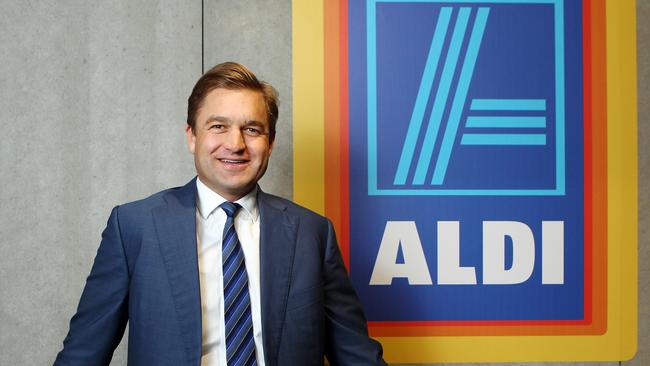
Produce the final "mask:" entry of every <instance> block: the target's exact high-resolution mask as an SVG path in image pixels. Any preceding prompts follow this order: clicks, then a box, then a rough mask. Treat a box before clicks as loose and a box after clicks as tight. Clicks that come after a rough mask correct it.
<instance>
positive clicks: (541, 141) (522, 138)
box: [460, 133, 546, 145]
mask: <svg viewBox="0 0 650 366" xmlns="http://www.w3.org/2000/svg"><path fill="white" fill-rule="evenodd" d="M460 144H461V145H546V135H544V134H524V133H521V134H514V133H509V134H497V133H495V134H488V133H485V134H483V133H466V134H464V135H463V138H462V139H461V141H460Z"/></svg>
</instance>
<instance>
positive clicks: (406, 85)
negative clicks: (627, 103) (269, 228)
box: [294, 0, 636, 362]
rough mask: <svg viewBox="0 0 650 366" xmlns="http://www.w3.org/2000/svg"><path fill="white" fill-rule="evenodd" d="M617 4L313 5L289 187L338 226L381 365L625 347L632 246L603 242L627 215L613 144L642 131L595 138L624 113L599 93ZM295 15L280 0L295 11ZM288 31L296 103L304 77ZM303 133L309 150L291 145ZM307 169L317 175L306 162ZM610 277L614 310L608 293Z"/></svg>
mask: <svg viewBox="0 0 650 366" xmlns="http://www.w3.org/2000/svg"><path fill="white" fill-rule="evenodd" d="M618 4H619V6H620V7H619V8H617V7H614V6H612V7H611V8H612V9H613V10H611V12H610V13H607V12H606V9H609V8H606V6H605V3H604V1H585V2H584V3H583V2H580V1H566V0H521V1H516V0H496V1H486V0H463V1H455V0H447V1H441V0H410V1H402V0H368V1H343V0H341V1H333V2H328V1H324V2H323V4H321V5H322V9H323V10H322V12H323V13H322V23H320V24H323V29H324V32H323V34H322V37H323V44H321V47H323V49H324V53H323V57H324V69H323V73H322V75H323V79H322V80H323V84H322V88H323V90H324V93H323V94H322V99H321V101H320V102H319V103H322V104H315V105H312V106H311V108H310V111H311V112H312V113H313V111H318V110H322V111H323V112H322V113H323V117H322V120H321V121H322V122H321V123H322V126H321V127H318V128H316V127H314V125H311V127H308V125H307V124H305V125H301V122H300V121H301V116H302V115H301V109H300V108H302V107H299V104H300V105H303V104H309V103H310V102H309V100H308V99H306V98H305V100H302V99H301V98H302V97H303V96H305V95H307V94H302V93H300V96H296V97H294V131H295V135H294V151H295V153H296V163H295V169H296V173H295V175H296V180H295V185H296V192H297V193H296V197H295V198H296V199H297V200H299V201H301V202H303V203H305V204H308V205H310V202H311V203H312V204H311V205H312V208H314V209H316V210H318V211H321V212H323V213H325V214H326V215H327V216H328V217H330V218H331V219H332V220H333V222H334V224H335V226H336V229H337V233H338V234H339V241H340V246H341V249H342V253H343V255H344V257H345V260H346V264H348V268H349V270H350V276H351V279H352V282H353V285H354V286H355V288H356V289H357V291H358V293H359V296H360V298H361V301H362V303H363V306H364V309H365V312H366V316H367V318H368V322H369V327H370V332H371V335H373V336H375V337H379V338H380V339H381V340H382V343H384V345H385V347H386V352H387V357H388V359H389V360H390V361H393V362H487V361H557V360H585V361H602V360H622V359H624V358H626V357H631V355H632V354H633V351H634V349H635V348H636V342H635V341H632V339H635V338H634V337H635V334H636V333H635V332H636V329H635V328H634V329H631V328H630V324H633V322H629V323H628V322H622V321H620V319H621V318H619V317H617V316H612V314H615V313H616V312H629V311H632V312H634V314H635V312H636V303H635V302H634V301H635V300H633V299H635V296H636V292H635V288H636V283H631V282H634V281H635V279H636V277H635V276H636V274H635V273H634V276H631V275H630V274H629V273H628V274H627V275H625V274H623V272H621V270H622V267H617V264H616V263H618V259H619V258H623V257H626V258H628V259H629V258H636V257H635V255H636V254H635V252H634V251H633V248H631V247H627V246H626V245H627V244H629V243H630V241H629V240H628V241H625V242H621V241H620V238H613V237H612V236H611V235H612V233H613V232H617V230H620V232H625V233H626V235H628V236H629V235H635V234H636V232H635V231H634V233H633V234H631V231H632V229H631V227H630V226H629V225H630V224H631V223H630V221H628V222H627V223H624V221H621V225H628V226H617V224H616V222H617V221H616V220H617V219H616V218H613V217H612V215H611V212H612V210H613V209H614V207H617V205H618V207H620V210H621V211H618V212H628V210H631V207H630V206H623V205H622V204H621V202H622V201H621V202H618V203H613V202H612V201H608V197H609V195H610V194H611V193H610V190H609V189H610V188H611V186H610V185H611V181H612V172H611V170H610V168H611V164H612V163H614V162H617V161H622V160H625V159H630V153H631V151H630V150H629V149H627V148H629V146H631V145H628V146H621V147H620V148H619V147H618V145H615V144H613V143H612V142H611V141H613V140H612V138H613V136H615V135H616V134H617V133H621V134H622V135H621V136H622V137H621V138H622V140H623V141H624V140H625V139H629V140H630V144H633V143H635V141H636V135H631V134H629V133H628V134H627V135H623V134H624V132H623V131H624V130H625V126H623V127H622V130H619V131H614V130H615V129H612V128H611V127H610V128H609V129H608V126H611V124H612V123H614V120H616V121H618V122H617V123H618V125H617V126H621V125H622V124H625V123H627V124H628V125H627V126H628V127H629V123H630V122H629V121H626V122H621V119H620V118H622V116H614V118H613V117H612V116H613V115H612V112H613V111H615V110H617V108H619V110H622V109H621V107H620V106H621V103H623V102H622V101H623V100H625V97H624V96H621V99H617V98H616V97H612V96H611V95H610V96H608V93H607V89H606V88H607V87H608V86H607V81H609V80H612V79H611V78H608V72H610V73H611V72H612V71H610V70H611V69H609V68H608V64H607V62H606V60H609V59H608V58H607V57H608V53H607V52H609V51H608V50H607V48H606V47H605V39H606V37H605V29H607V27H606V25H607V24H609V23H607V22H608V19H609V20H611V19H621V17H623V15H622V14H623V13H616V11H619V12H621V9H626V7H625V6H621V5H620V4H621V3H618ZM303 7H304V9H308V8H309V7H308V6H306V5H304V4H303V5H302V6H300V5H298V4H296V3H295V2H294V17H296V16H297V15H300V14H302V13H301V9H303ZM312 10H313V9H312ZM305 11H306V12H305V13H304V16H306V17H307V16H309V15H308V14H310V13H309V12H308V11H307V10H305ZM625 14H626V15H625V16H630V13H629V12H628V13H625ZM312 16H313V14H312ZM617 17H618V18H617ZM296 22H297V21H295V23H294V28H300V24H303V23H296ZM304 27H307V26H304ZM308 29H309V28H308V27H307V28H304V29H302V31H301V33H300V35H301V36H303V35H304V34H307V32H308ZM631 29H632V30H633V29H634V27H632V28H631ZM294 32H296V29H294ZM614 34H615V33H614ZM300 39H301V38H298V36H295V37H294V42H296V43H297V44H296V45H294V52H296V54H297V55H296V56H295V57H294V64H295V65H294V72H295V74H294V78H296V80H297V81H296V83H295V84H294V95H298V94H297V93H299V92H300V90H303V89H300V85H301V84H299V81H300V80H301V79H300V75H304V76H305V77H308V74H307V73H305V74H302V73H301V71H300V70H302V69H301V58H300V56H301V52H300V51H299V50H300V48H297V47H300V43H299V41H300ZM304 47H307V46H306V45H305V46H304ZM310 54H313V52H311V53H310ZM610 66H611V65H610ZM621 69H623V68H618V69H617V70H621ZM630 69H634V68H633V67H630ZM309 77H312V78H313V73H312V74H310V76H309ZM619 77H620V78H621V80H629V79H630V78H631V79H634V75H619ZM629 93H630V95H633V93H634V90H629ZM628 98H629V95H628ZM315 100H316V101H318V97H316V99H315ZM628 100H629V99H628ZM319 106H320V107H319ZM625 113H628V112H627V111H626V112H625ZM304 118H305V119H307V118H310V120H311V121H313V115H308V114H305V115H304ZM303 128H304V131H310V132H301V131H303V130H302V129H303ZM310 128H311V129H310ZM314 131H317V132H316V133H317V134H322V136H323V138H322V140H321V141H322V145H318V144H317V143H314V141H311V142H309V143H305V144H304V145H303V144H302V143H301V141H304V139H309V138H312V136H313V134H314ZM628 131H631V130H628ZM303 133H304V134H303ZM608 134H609V135H608ZM619 141H620V139H619ZM319 146H321V148H322V151H324V154H323V155H320V152H318V147H319ZM617 149H619V150H617ZM616 151H619V152H620V154H619V155H616ZM634 151H635V150H634ZM626 154H627V155H626ZM634 154H635V152H634ZM299 156H300V157H299ZM303 157H310V158H309V159H306V158H305V159H306V160H305V163H304V165H303V164H302V163H301V159H302V158H303ZM633 159H634V161H635V159H636V155H634V158H633ZM314 161H321V162H322V175H320V176H319V175H318V174H316V173H314V171H313V170H310V172H309V173H306V172H307V169H313V162H314ZM309 164H312V165H309ZM631 169H632V171H631V172H630V171H625V172H624V174H636V173H635V169H636V167H635V166H634V168H631ZM303 172H304V173H303ZM307 176H309V177H307ZM318 177H321V178H318ZM319 179H320V181H319ZM630 183H634V182H630ZM632 185H634V188H633V187H632ZM305 187H309V188H305ZM635 187H636V185H635V183H634V184H629V187H628V188H629V189H630V192H631V193H632V194H633V197H632V196H627V197H628V200H629V202H634V204H635V202H636V201H635V199H636V194H635V193H634V192H635V191H633V190H634V189H635ZM301 192H303V193H301ZM318 197H321V198H322V200H321V201H319V200H318ZM635 214H636V211H634V213H633V215H635ZM633 221H634V222H633V223H632V225H633V227H635V225H636V216H633ZM634 230H636V229H634ZM634 238H635V237H634ZM632 243H633V245H634V248H635V245H636V239H634V240H632ZM614 252H617V253H620V254H621V256H620V257H619V256H618V255H614V256H612V253H614ZM633 252H634V254H633ZM630 256H632V257H630ZM620 264H621V263H618V265H620ZM621 282H626V283H627V285H626V286H624V288H626V290H625V291H627V292H625V294H627V295H628V296H629V297H628V301H627V302H625V301H624V304H623V305H621V303H619V304H614V303H613V302H612V298H611V288H612V286H616V288H619V286H620V283H621ZM628 290H629V291H628ZM635 319H636V318H635ZM634 324H635V323H634ZM626 327H627V328H626ZM509 336H517V337H509ZM613 339H616V341H615V342H614V341H613ZM622 340H628V341H629V342H628V343H630V344H629V345H628V346H624V347H620V346H619V345H620V344H625V341H622ZM555 342H557V345H562V346H563V347H558V346H557V345H554V344H555ZM566 342H568V343H566ZM571 342H574V343H573V345H574V346H575V347H567V345H570V344H571ZM590 342H591V343H590ZM616 342H617V343H616ZM601 343H602V344H601ZM613 343H616V345H613ZM585 344H588V345H589V347H587V348H590V349H592V353H588V352H584V351H580V350H581V349H584V348H583V346H584V345H585ZM547 346H548V347H547ZM617 347H619V348H617ZM559 348H561V350H559ZM594 348H596V349H598V351H596V352H595V353H593V349H594ZM623 348H624V349H623Z"/></svg>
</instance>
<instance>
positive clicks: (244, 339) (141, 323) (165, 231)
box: [55, 63, 385, 366]
mask: <svg viewBox="0 0 650 366" xmlns="http://www.w3.org/2000/svg"><path fill="white" fill-rule="evenodd" d="M277 117H278V107H277V93H276V92H275V90H274V89H273V87H271V86H270V85H269V84H267V83H265V82H260V81H259V80H258V79H257V78H256V77H255V75H254V74H253V73H252V72H251V71H250V70H248V69H247V68H246V67H244V66H242V65H239V64H236V63H223V64H220V65H217V66H215V67H214V68H212V69H211V70H209V71H208V72H207V73H206V74H205V75H203V76H202V77H201V78H200V79H199V81H198V82H197V83H196V85H195V86H194V89H193V91H192V94H191V96H190V97H189V99H188V115H187V127H186V130H185V133H186V137H187V143H188V147H189V150H190V152H191V153H192V154H193V155H194V163H195V166H196V171H197V178H195V179H193V180H192V181H191V182H189V183H188V184H187V185H185V186H183V187H179V188H173V189H169V190H166V191H162V192H159V193H157V194H155V195H153V196H151V197H149V198H146V199H144V200H141V201H136V202H132V203H128V204H125V205H121V206H118V207H116V208H114V209H113V212H112V213H111V216H110V218H109V220H108V224H107V227H106V229H105V230H104V233H103V235H102V242H101V244H100V247H99V249H98V251H97V256H96V258H95V262H94V264H93V268H92V270H91V273H90V275H89V276H88V279H87V282H86V286H85V288H84V291H83V294H82V296H81V300H80V302H79V307H78V309H77V313H76V314H75V315H74V317H73V318H72V320H71V321H70V331H69V332H68V335H67V337H66V339H65V340H64V347H63V350H62V351H61V352H60V353H59V355H58V356H57V359H56V361H55V365H106V364H108V363H109V362H110V359H111V357H112V354H113V350H114V349H115V347H116V346H117V345H118V343H119V341H120V339H121V337H122V334H123V332H124V328H125V326H126V323H127V321H128V323H129V344H128V360H129V365H147V366H149V365H196V366H198V365H201V366H207V365H228V366H234V365H267V366H273V365H281V366H285V365H286V366H294V365H295V366H303V365H322V364H323V358H324V356H326V357H327V358H328V360H329V362H330V364H332V365H385V363H384V361H383V360H382V349H381V346H380V345H379V343H377V342H376V341H374V340H372V339H370V338H369V337H368V333H367V327H366V321H365V318H364V316H363V313H362V310H361V307H360V304H359V301H358V299H357V296H356V294H355V291H354V289H353V288H352V286H351V285H350V282H349V279H348V276H347V273H346V270H345V267H344V265H343V262H342V260H341V256H340V253H339V249H338V246H337V244H336V238H335V234H334V231H333V229H332V225H331V223H330V222H329V220H327V219H326V218H324V217H322V216H320V215H317V214H315V213H313V212H311V211H309V210H307V209H305V208H302V207H300V206H298V205H296V204H294V203H292V202H290V201H287V200H284V199H282V198H279V197H275V196H272V195H269V194H266V193H264V192H262V191H261V189H260V188H259V187H258V186H257V182H258V180H259V179H260V178H261V177H262V176H263V175H264V172H265V170H266V167H267V164H268V160H269V157H270V155H271V151H272V149H273V142H274V138H275V124H276V121H277Z"/></svg>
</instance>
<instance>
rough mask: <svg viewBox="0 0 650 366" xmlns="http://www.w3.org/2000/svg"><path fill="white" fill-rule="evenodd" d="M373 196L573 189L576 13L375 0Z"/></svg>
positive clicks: (371, 16) (370, 11) (369, 18)
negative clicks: (568, 155)
mask: <svg viewBox="0 0 650 366" xmlns="http://www.w3.org/2000/svg"><path fill="white" fill-rule="evenodd" d="M366 22H367V23H366V28H367V38H366V44H367V45H366V50H367V58H366V62H367V66H366V68H367V82H368V92H367V98H368V100H367V105H368V193H369V194H371V195H468V196H477V195H478V196H480V195H546V196H548V195H564V194H565V187H566V185H565V76H564V75H565V71H564V70H565V52H564V10H563V4H562V1H561V0H552V1H542V2H540V1H534V2H532V1H502V2H499V1H492V2H485V1H480V0H479V1H464V2H462V3H460V4H457V3H455V2H450V1H436V0H432V1H421V2H417V3H411V2H403V1H378V2H373V1H370V2H368V3H367V8H366Z"/></svg>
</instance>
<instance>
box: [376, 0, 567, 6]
mask: <svg viewBox="0 0 650 366" xmlns="http://www.w3.org/2000/svg"><path fill="white" fill-rule="evenodd" d="M559 1H562V0H375V2H376V3H439V2H445V3H469V4H474V3H476V4H482V3H496V4H522V3H523V4H555V5H557V3H558V2H559Z"/></svg>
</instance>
